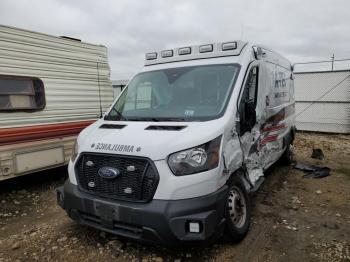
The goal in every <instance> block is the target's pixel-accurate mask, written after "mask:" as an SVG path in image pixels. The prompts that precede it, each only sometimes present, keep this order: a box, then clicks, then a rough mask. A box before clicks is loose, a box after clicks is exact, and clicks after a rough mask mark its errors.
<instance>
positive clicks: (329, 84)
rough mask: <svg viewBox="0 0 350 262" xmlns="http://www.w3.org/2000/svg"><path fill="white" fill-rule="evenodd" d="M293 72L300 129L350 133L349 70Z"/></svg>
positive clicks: (297, 118) (297, 120) (298, 126)
mask: <svg viewBox="0 0 350 262" xmlns="http://www.w3.org/2000/svg"><path fill="white" fill-rule="evenodd" d="M294 76H295V81H294V86H295V100H296V126H297V129H298V130H305V131H316V132H331V133H344V134H346V133H350V70H342V71H327V72H302V73H295V74H294Z"/></svg>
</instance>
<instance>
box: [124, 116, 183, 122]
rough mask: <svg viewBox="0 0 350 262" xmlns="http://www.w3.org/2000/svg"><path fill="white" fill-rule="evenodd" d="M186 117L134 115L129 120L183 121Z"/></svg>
mask: <svg viewBox="0 0 350 262" xmlns="http://www.w3.org/2000/svg"><path fill="white" fill-rule="evenodd" d="M185 120H186V119H185V118H179V117H132V118H129V121H152V122H183V121H185Z"/></svg>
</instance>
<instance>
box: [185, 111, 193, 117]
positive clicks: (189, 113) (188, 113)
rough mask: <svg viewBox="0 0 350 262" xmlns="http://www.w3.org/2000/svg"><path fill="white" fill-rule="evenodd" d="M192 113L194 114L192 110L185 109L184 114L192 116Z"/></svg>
mask: <svg viewBox="0 0 350 262" xmlns="http://www.w3.org/2000/svg"><path fill="white" fill-rule="evenodd" d="M193 114H194V110H186V111H185V115H186V116H193Z"/></svg>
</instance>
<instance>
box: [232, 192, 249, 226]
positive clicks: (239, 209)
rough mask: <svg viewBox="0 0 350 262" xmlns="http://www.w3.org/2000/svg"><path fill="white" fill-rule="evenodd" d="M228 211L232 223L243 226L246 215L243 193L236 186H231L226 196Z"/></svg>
mask: <svg viewBox="0 0 350 262" xmlns="http://www.w3.org/2000/svg"><path fill="white" fill-rule="evenodd" d="M227 201H228V203H227V204H228V211H229V214H230V218H231V221H232V223H233V225H234V226H235V227H237V228H241V227H243V225H244V223H245V221H246V217H247V206H246V201H245V198H244V195H243V193H242V191H241V190H240V189H239V188H238V187H235V186H234V187H233V188H232V189H231V191H230V193H229V196H228V199H227Z"/></svg>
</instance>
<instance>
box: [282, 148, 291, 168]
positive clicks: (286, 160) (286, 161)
mask: <svg viewBox="0 0 350 262" xmlns="http://www.w3.org/2000/svg"><path fill="white" fill-rule="evenodd" d="M280 163H281V164H282V165H284V166H290V165H291V164H293V150H292V145H291V144H288V145H287V146H286V149H285V150H284V152H283V155H282V156H281V158H280Z"/></svg>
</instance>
